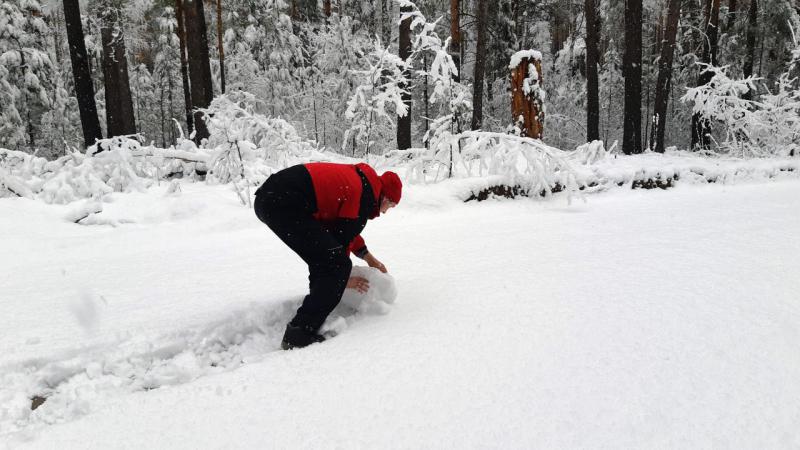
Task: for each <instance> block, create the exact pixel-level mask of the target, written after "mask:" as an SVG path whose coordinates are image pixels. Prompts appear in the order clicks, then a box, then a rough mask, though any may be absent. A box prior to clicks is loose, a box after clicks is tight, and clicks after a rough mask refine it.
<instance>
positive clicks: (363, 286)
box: [347, 277, 369, 294]
mask: <svg viewBox="0 0 800 450" xmlns="http://www.w3.org/2000/svg"><path fill="white" fill-rule="evenodd" d="M347 287H348V288H350V289H355V290H357V291H358V292H360V293H362V294H366V293H367V291H369V280H367V279H366V278H362V277H350V279H349V280H347Z"/></svg>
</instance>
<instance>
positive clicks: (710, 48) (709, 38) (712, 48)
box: [691, 0, 755, 150]
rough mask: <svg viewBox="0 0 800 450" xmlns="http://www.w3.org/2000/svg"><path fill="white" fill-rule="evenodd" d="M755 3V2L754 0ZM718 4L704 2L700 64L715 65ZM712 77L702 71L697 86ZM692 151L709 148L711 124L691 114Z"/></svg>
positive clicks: (708, 71)
mask: <svg viewBox="0 0 800 450" xmlns="http://www.w3.org/2000/svg"><path fill="white" fill-rule="evenodd" d="M754 1H755V0H754ZM719 2H720V0H706V2H705V5H704V7H703V24H704V25H705V39H703V53H702V54H701V56H700V62H702V63H704V64H706V65H711V66H716V65H717V39H718V36H719ZM713 77H714V72H713V71H712V70H709V69H703V70H702V71H701V72H700V76H699V78H698V80H697V85H698V86H705V85H706V84H708V83H709V82H710V81H711V79H712V78H713ZM691 146H692V149H697V148H702V149H706V150H707V149H709V148H710V147H711V123H710V122H709V120H708V119H706V118H704V117H703V116H702V115H701V114H699V113H694V114H692V144H691Z"/></svg>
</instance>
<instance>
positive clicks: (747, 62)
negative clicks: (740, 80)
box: [742, 0, 758, 98]
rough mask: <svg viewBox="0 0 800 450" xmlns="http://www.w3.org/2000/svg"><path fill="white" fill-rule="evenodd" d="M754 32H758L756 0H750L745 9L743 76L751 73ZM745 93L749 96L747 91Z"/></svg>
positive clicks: (754, 43)
mask: <svg viewBox="0 0 800 450" xmlns="http://www.w3.org/2000/svg"><path fill="white" fill-rule="evenodd" d="M756 33H758V0H750V8H749V9H748V11H747V54H745V56H744V67H743V69H742V70H743V72H744V76H745V78H747V77H749V76H751V75H753V66H754V64H753V60H754V58H755V53H756ZM746 95H747V96H748V98H750V93H749V92H748V93H747V94H746Z"/></svg>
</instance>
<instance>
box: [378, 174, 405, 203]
mask: <svg viewBox="0 0 800 450" xmlns="http://www.w3.org/2000/svg"><path fill="white" fill-rule="evenodd" d="M381 184H382V185H383V191H382V192H383V195H384V196H385V197H386V198H388V199H389V201H390V202H392V203H400V196H401V195H402V194H403V182H402V181H400V177H398V176H397V174H396V173H394V172H384V173H383V175H381Z"/></svg>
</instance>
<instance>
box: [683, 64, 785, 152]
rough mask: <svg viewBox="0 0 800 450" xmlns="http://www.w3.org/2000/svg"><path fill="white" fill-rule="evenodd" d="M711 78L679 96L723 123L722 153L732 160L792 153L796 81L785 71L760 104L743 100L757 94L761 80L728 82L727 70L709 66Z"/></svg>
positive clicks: (760, 99)
mask: <svg viewBox="0 0 800 450" xmlns="http://www.w3.org/2000/svg"><path fill="white" fill-rule="evenodd" d="M707 67H708V70H711V71H713V73H714V77H713V78H712V79H711V81H710V82H709V83H708V84H706V85H703V86H698V87H695V88H689V89H687V92H686V94H685V95H684V96H683V97H682V98H681V100H682V101H684V102H692V103H693V104H694V107H693V111H694V112H695V113H698V114H700V115H702V116H703V117H704V118H706V119H709V120H712V121H715V122H717V123H719V124H720V125H722V128H723V130H722V136H723V139H722V140H721V141H720V142H718V143H717V145H718V146H719V148H720V150H722V151H723V152H727V153H730V154H732V155H736V156H743V157H752V156H770V155H792V154H795V153H796V152H797V146H798V139H800V115H799V114H800V91H799V90H797V89H796V87H797V86H796V84H797V83H796V79H793V78H790V77H789V75H788V72H787V73H784V74H783V75H781V76H780V78H779V79H778V81H777V83H776V86H775V87H774V88H773V89H772V91H770V90H769V88H768V87H767V86H762V87H763V89H765V91H766V93H764V94H762V95H760V96H759V99H758V101H756V100H750V99H748V98H745V94H747V93H748V92H756V91H757V87H758V86H759V85H760V83H759V82H760V79H759V78H756V77H752V76H751V77H749V78H745V79H731V78H730V77H728V75H727V67H711V66H707Z"/></svg>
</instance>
